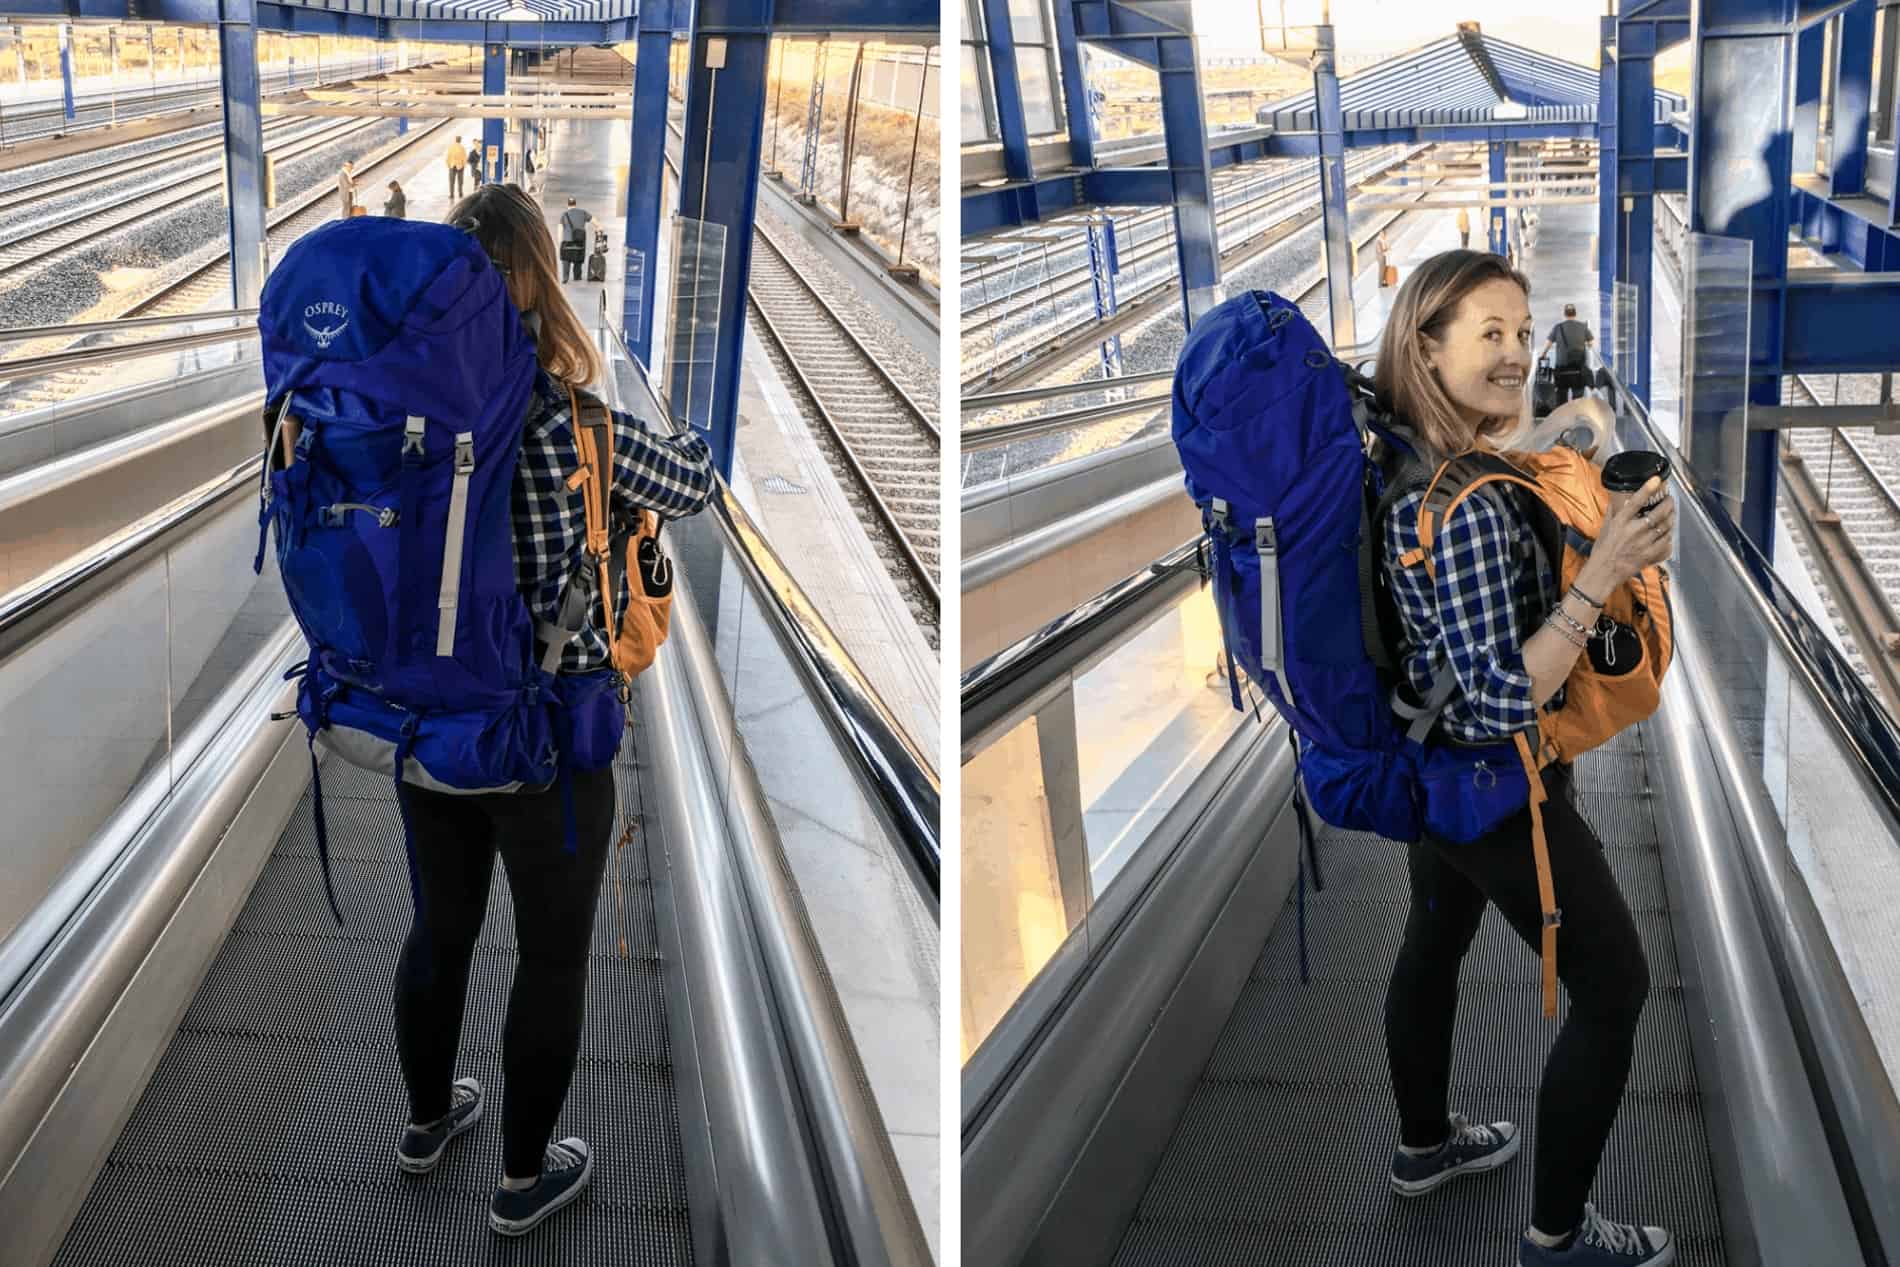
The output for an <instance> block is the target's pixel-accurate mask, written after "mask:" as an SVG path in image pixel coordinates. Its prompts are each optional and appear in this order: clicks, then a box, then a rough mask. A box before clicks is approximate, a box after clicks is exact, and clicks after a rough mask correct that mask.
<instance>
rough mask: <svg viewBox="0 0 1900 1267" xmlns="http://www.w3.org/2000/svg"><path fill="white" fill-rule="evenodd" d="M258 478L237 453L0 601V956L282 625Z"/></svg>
mask: <svg viewBox="0 0 1900 1267" xmlns="http://www.w3.org/2000/svg"><path fill="white" fill-rule="evenodd" d="M257 478H258V464H257V462H256V461H252V462H249V463H247V464H245V466H244V467H242V468H239V469H238V470H236V471H233V472H230V473H228V474H226V475H225V476H222V477H220V478H219V479H218V480H214V481H212V482H210V483H208V484H206V485H205V486H204V487H203V488H201V489H199V490H197V491H196V492H194V493H193V494H190V495H188V496H187V497H184V498H181V499H179V501H178V502H175V503H173V504H172V505H170V506H167V507H164V508H162V509H160V510H159V511H157V512H155V513H154V514H152V515H149V516H147V517H146V518H145V519H143V520H141V521H139V522H138V523H137V524H134V525H133V526H132V527H130V528H128V529H126V530H125V531H124V532H122V533H119V534H117V535H116V536H115V537H113V538H111V539H109V540H107V541H106V542H104V543H102V544H101V545H100V546H98V547H97V548H95V549H94V550H92V551H90V552H88V553H87V554H85V555H82V556H80V557H79V558H78V559H76V560H74V561H73V562H72V563H70V564H68V565H67V566H66V567H65V568H63V569H61V570H60V571H59V572H58V573H55V574H53V575H51V576H49V577H47V578H46V579H44V580H43V581H42V582H40V583H39V584H38V585H37V586H36V587H35V588H34V589H32V590H29V591H15V592H14V594H13V595H10V596H9V598H8V601H7V603H6V605H5V606H4V607H0V804H4V805H6V806H7V815H8V823H7V832H6V837H7V840H8V842H9V843H8V847H7V848H6V849H5V850H3V851H0V967H3V966H7V965H17V964H18V963H19V962H21V961H22V958H21V954H20V952H22V951H23V950H24V952H25V959H24V961H25V962H30V960H31V955H32V953H33V952H32V949H31V948H30V947H22V946H21V945H20V944H19V943H18V941H17V940H16V939H15V934H16V933H21V932H22V922H23V921H25V920H26V919H27V917H28V916H29V915H32V914H34V913H35V911H36V910H38V909H39V908H40V907H41V906H42V904H43V903H45V902H46V901H47V900H48V897H49V895H51V894H54V893H55V891H58V893H59V894H60V895H61V898H60V900H61V901H65V902H67V903H68V904H69V905H75V906H76V903H77V901H78V900H79V899H80V898H82V897H83V895H84V893H85V892H87V891H89V888H90V885H89V884H87V883H83V882H81V883H75V882H76V881H82V880H83V879H84V877H83V876H81V875H80V874H79V873H80V872H81V871H90V872H92V873H97V874H103V868H104V867H105V866H106V865H108V864H109V861H110V860H109V859H102V858H99V857H97V856H94V850H93V849H92V846H94V844H95V841H96V840H97V839H98V838H99V837H100V836H101V834H102V832H103V831H104V829H106V828H107V826H108V824H109V823H110V822H111V821H112V820H114V819H115V817H117V816H120V815H121V814H124V813H133V814H136V815H137V816H138V817H139V818H140V819H141V820H142V818H143V817H144V816H147V815H149V813H150V812H151V811H152V810H154V809H156V808H157V806H158V805H159V804H160V803H162V801H163V799H164V798H165V797H166V796H168V795H169V794H170V792H171V790H172V789H173V788H175V787H176V786H177V784H178V783H179V781H180V780H181V779H182V778H183V777H184V775H185V773H186V772H187V770H188V769H189V768H190V765H191V762H192V760H193V759H194V758H195V757H196V755H197V753H198V752H199V751H200V750H201V749H202V747H203V745H204V743H205V741H206V740H207V738H208V737H209V736H210V735H211V734H212V733H215V732H216V731H217V730H218V729H219V728H220V727H221V726H222V725H223V724H224V723H225V722H226V721H227V720H228V719H227V718H225V717H222V716H220V715H218V709H219V708H220V707H221V706H223V705H224V704H226V703H228V702H229V698H230V697H229V696H228V695H227V694H226V692H227V688H228V687H230V686H231V684H232V683H233V682H234V681H236V680H239V679H241V678H246V677H248V676H250V675H251V674H252V673H254V672H255V671H256V661H257V658H258V657H260V656H265V655H271V654H273V646H274V644H275V643H276V642H277V641H278V639H279V636H280V635H281V634H282V633H283V632H284V631H285V630H286V629H287V628H288V627H289V626H288V622H289V620H290V614H289V609H288V606H287V604H286V603H285V601H284V594H283V586H282V585H281V584H279V582H278V579H277V571H276V565H275V561H274V558H273V552H272V551H269V550H267V551H265V554H264V569H263V572H262V573H261V574H258V575H254V574H253V573H252V571H251V563H252V559H253V557H254V555H255V553H256V550H257V502H256V489H257ZM154 539H155V540H156V544H155V545H152V546H148V547H146V548H142V549H141V548H138V547H137V545H136V543H138V542H141V541H145V540H154ZM128 546H131V547H132V548H131V549H129V550H128ZM67 914H70V911H68V912H67ZM62 922H63V920H55V921H53V922H52V924H51V927H52V928H55V929H56V928H57V926H58V924H59V923H62ZM34 923H35V925H36V927H37V928H39V930H40V931H41V932H45V931H46V929H47V922H46V920H45V919H44V917H43V915H42V918H40V919H36V920H35V921H34ZM11 984H12V982H11V978H10V977H0V995H3V994H4V993H5V992H6V990H7V989H8V988H10V986H11Z"/></svg>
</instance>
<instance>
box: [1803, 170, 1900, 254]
mask: <svg viewBox="0 0 1900 1267" xmlns="http://www.w3.org/2000/svg"><path fill="white" fill-rule="evenodd" d="M1878 206H1879V204H1878V203H1871V202H1870V201H1867V200H1860V199H1855V200H1851V201H1847V202H1833V201H1830V200H1829V199H1826V198H1822V197H1820V196H1818V195H1816V194H1812V193H1809V192H1807V191H1806V190H1803V189H1797V190H1795V192H1794V213H1793V216H1794V220H1793V222H1794V223H1795V224H1796V225H1797V226H1799V228H1800V233H1801V236H1802V237H1803V238H1805V239H1807V240H1808V241H1810V242H1814V243H1818V244H1819V246H1820V248H1821V251H1822V253H1823V254H1833V253H1835V252H1838V253H1840V254H1841V255H1844V256H1846V257H1847V258H1848V259H1850V260H1852V261H1853V262H1854V264H1855V266H1856V267H1858V268H1859V269H1860V270H1861V271H1862V272H1867V273H1885V272H1900V229H1895V228H1894V227H1893V226H1891V225H1884V224H1880V223H1877V222H1876V221H1875V220H1873V219H1871V218H1869V213H1870V212H1871V213H1873V214H1878V213H1877V212H1874V208H1876V207H1878Z"/></svg>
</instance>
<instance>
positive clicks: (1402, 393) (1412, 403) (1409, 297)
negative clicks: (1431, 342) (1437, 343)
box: [1373, 251, 1531, 457]
mask: <svg viewBox="0 0 1900 1267" xmlns="http://www.w3.org/2000/svg"><path fill="white" fill-rule="evenodd" d="M1499 279H1503V280H1505V281H1510V282H1515V283H1516V284H1517V285H1518V287H1519V288H1520V289H1522V290H1523V292H1524V296H1525V298H1526V299H1528V298H1529V297H1530V293H1531V283H1530V279H1529V278H1528V277H1526V276H1524V274H1522V273H1520V272H1518V271H1517V270H1516V269H1514V268H1512V267H1511V265H1510V263H1509V261H1507V260H1506V259H1505V258H1504V257H1503V256H1502V255H1493V254H1491V253H1490V252H1488V251H1443V252H1441V253H1439V254H1437V255H1434V256H1432V258H1430V259H1428V260H1426V261H1425V262H1424V263H1423V264H1421V265H1419V266H1418V267H1417V268H1416V269H1414V270H1412V275H1411V276H1410V277H1407V278H1406V279H1405V284H1404V285H1403V286H1400V287H1399V293H1398V296H1397V298H1395V299H1394V300H1393V301H1392V314H1391V316H1390V317H1388V318H1387V320H1386V323H1385V333H1384V334H1383V335H1382V336H1380V339H1379V364H1378V368H1377V370H1376V371H1374V374H1373V386H1374V388H1375V389H1376V390H1377V392H1378V395H1379V399H1380V401H1381V402H1382V403H1383V404H1384V405H1385V406H1386V407H1387V408H1388V409H1390V410H1391V411H1392V412H1393V413H1395V414H1396V415H1397V416H1398V418H1399V419H1400V420H1401V421H1402V422H1405V423H1407V424H1409V425H1410V426H1411V427H1412V428H1413V429H1414V430H1415V431H1416V432H1417V433H1418V438H1419V440H1420V441H1422V442H1423V444H1424V445H1425V447H1426V448H1428V449H1430V450H1431V451H1432V452H1433V453H1435V454H1437V455H1438V456H1439V457H1452V456H1454V455H1456V454H1460V453H1465V452H1468V451H1470V450H1471V449H1473V448H1476V447H1477V444H1478V442H1479V441H1480V440H1483V441H1484V442H1485V443H1486V444H1488V445H1489V446H1490V447H1492V448H1495V449H1503V448H1508V447H1510V444H1511V441H1512V440H1513V439H1514V438H1515V437H1517V436H1518V435H1519V434H1521V433H1522V432H1523V431H1524V430H1525V429H1526V427H1527V425H1528V423H1529V421H1530V420H1529V419H1528V418H1523V417H1519V416H1516V415H1510V414H1505V415H1499V416H1496V417H1491V418H1486V419H1484V420H1483V421H1482V422H1480V423H1479V424H1478V425H1477V426H1476V427H1475V428H1474V427H1473V426H1472V425H1471V421H1470V420H1469V419H1468V418H1466V417H1465V416H1464V414H1463V412H1461V411H1460V410H1459V408H1458V407H1457V406H1456V405H1455V404H1453V403H1452V399H1451V397H1450V396H1448V395H1447V394H1446V393H1445V387H1444V384H1442V383H1440V382H1439V381H1438V375H1437V374H1435V373H1434V372H1433V371H1432V368H1431V366H1430V365H1429V364H1427V362H1426V358H1425V341H1424V337H1423V336H1425V335H1430V336H1431V337H1432V338H1434V339H1442V338H1443V337H1444V334H1445V327H1446V326H1448V325H1450V324H1451V320H1452V318H1453V317H1454V316H1455V315H1456V314H1457V312H1458V305H1459V304H1461V303H1463V302H1464V298H1465V296H1466V295H1468V294H1470V293H1471V292H1472V291H1473V290H1475V289H1477V288H1478V287H1479V286H1482V285H1484V283H1486V282H1489V281H1497V280H1499Z"/></svg>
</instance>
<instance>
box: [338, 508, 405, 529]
mask: <svg viewBox="0 0 1900 1267" xmlns="http://www.w3.org/2000/svg"><path fill="white" fill-rule="evenodd" d="M352 510H360V511H362V512H363V513H364V514H366V515H374V516H376V526H377V527H379V528H394V527H395V526H396V523H397V521H398V520H399V519H401V518H402V516H401V514H400V513H399V512H398V511H397V510H396V508H395V507H394V506H371V505H368V504H367V503H364V502H335V503H333V504H331V505H328V506H325V507H324V508H323V517H324V522H325V523H326V524H327V525H328V526H329V527H332V528H341V527H342V526H343V515H344V513H345V512H346V511H352Z"/></svg>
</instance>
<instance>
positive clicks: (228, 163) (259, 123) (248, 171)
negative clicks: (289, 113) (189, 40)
mask: <svg viewBox="0 0 1900 1267" xmlns="http://www.w3.org/2000/svg"><path fill="white" fill-rule="evenodd" d="M223 8H224V13H223V15H222V17H221V19H220V21H219V23H218V70H219V76H220V83H221V86H222V89H223V95H224V187H225V213H226V214H225V224H226V230H227V232H228V234H229V238H228V241H229V242H230V244H231V306H232V307H234V308H254V307H256V306H257V301H258V297H259V296H260V295H262V294H263V293H264V275H265V274H266V273H267V272H269V271H270V260H269V259H268V258H267V256H266V251H267V249H268V248H267V246H266V243H267V241H268V239H266V237H265V236H264V119H263V115H262V113H261V112H260V111H259V110H258V104H257V101H258V82H257V27H256V25H255V24H254V21H253V19H254V18H255V17H256V9H255V6H254V5H253V4H252V0H224V4H223Z"/></svg>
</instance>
